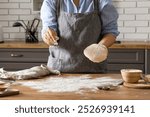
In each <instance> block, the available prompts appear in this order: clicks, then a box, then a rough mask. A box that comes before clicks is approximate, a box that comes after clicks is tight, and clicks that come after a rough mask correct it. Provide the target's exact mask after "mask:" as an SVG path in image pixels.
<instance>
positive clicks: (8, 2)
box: [0, 0, 41, 41]
mask: <svg viewBox="0 0 150 117" xmlns="http://www.w3.org/2000/svg"><path fill="white" fill-rule="evenodd" d="M35 17H38V18H39V14H38V13H37V12H33V11H32V0H0V25H2V26H3V32H4V33H3V37H4V40H9V41H13V40H17V41H24V37H25V33H24V29H23V28H17V27H12V24H13V23H14V22H15V21H17V20H24V21H25V22H27V21H28V20H33V19H34V18H35ZM40 30H41V27H39V32H40ZM39 40H41V35H40V33H39Z"/></svg>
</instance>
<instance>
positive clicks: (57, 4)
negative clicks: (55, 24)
mask: <svg viewBox="0 0 150 117" xmlns="http://www.w3.org/2000/svg"><path fill="white" fill-rule="evenodd" d="M61 1H62V0H61ZM59 14H60V0H56V17H57V19H58V17H59Z"/></svg>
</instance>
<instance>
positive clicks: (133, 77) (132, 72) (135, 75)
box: [121, 69, 142, 83]
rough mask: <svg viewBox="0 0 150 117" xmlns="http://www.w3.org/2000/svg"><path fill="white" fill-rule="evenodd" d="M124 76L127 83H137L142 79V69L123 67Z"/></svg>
mask: <svg viewBox="0 0 150 117" xmlns="http://www.w3.org/2000/svg"><path fill="white" fill-rule="evenodd" d="M121 75H122V78H123V80H124V81H125V82H127V83H137V82H138V80H139V79H141V75H142V70H140V69H122V70H121Z"/></svg>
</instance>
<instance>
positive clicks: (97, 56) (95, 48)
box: [84, 44, 108, 63]
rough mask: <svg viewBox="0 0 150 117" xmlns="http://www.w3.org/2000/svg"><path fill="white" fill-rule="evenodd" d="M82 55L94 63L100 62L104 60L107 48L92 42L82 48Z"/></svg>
mask: <svg viewBox="0 0 150 117" xmlns="http://www.w3.org/2000/svg"><path fill="white" fill-rule="evenodd" d="M84 55H85V56H86V57H87V58H88V59H89V60H91V61H92V62H95V63H100V62H102V61H104V60H106V58H107V55H108V49H107V47H106V46H104V45H102V44H92V45H90V46H88V47H87V48H85V49H84Z"/></svg>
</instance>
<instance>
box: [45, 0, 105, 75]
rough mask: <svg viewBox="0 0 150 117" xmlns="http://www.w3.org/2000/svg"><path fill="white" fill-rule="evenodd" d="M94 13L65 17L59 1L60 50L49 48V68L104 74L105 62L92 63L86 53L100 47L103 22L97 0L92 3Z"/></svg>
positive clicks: (61, 0)
mask: <svg viewBox="0 0 150 117" xmlns="http://www.w3.org/2000/svg"><path fill="white" fill-rule="evenodd" d="M93 2H94V11H93V12H89V13H66V12H64V10H63V6H64V3H63V0H60V12H59V17H58V31H59V37H60V40H59V42H58V46H50V47H49V52H50V55H49V60H48V66H49V67H50V68H53V69H57V70H60V71H61V72H68V73H104V72H105V71H106V62H102V63H93V62H91V61H90V60H89V59H87V58H86V57H85V56H84V54H83V51H84V49H85V48H86V47H87V46H89V45H91V44H94V43H98V42H99V41H100V40H99V38H100V34H101V21H100V17H99V10H98V0H93Z"/></svg>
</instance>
